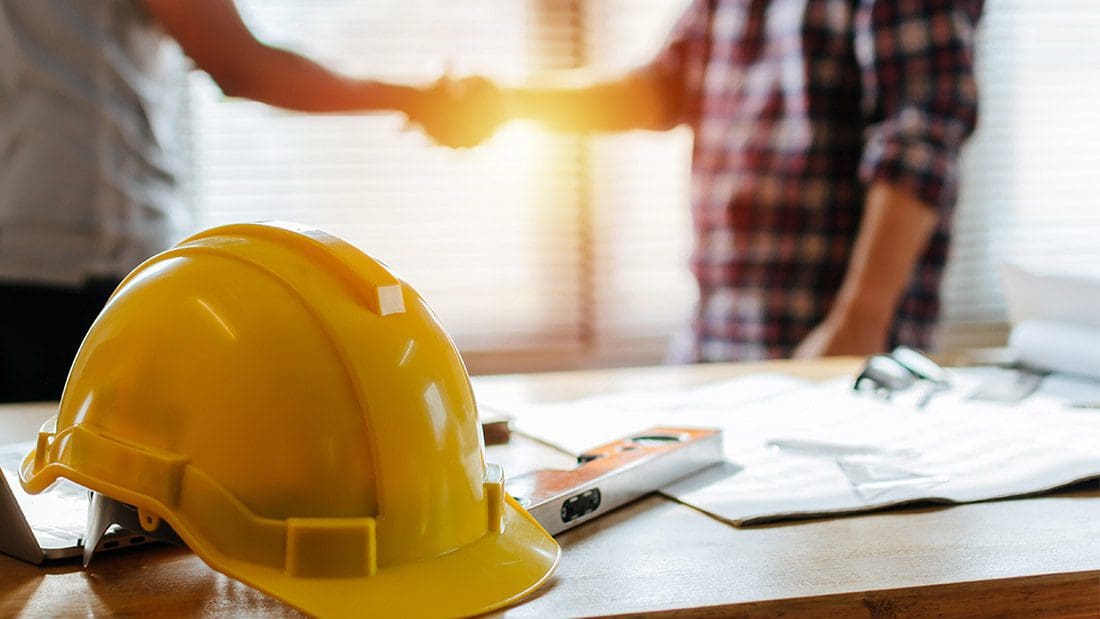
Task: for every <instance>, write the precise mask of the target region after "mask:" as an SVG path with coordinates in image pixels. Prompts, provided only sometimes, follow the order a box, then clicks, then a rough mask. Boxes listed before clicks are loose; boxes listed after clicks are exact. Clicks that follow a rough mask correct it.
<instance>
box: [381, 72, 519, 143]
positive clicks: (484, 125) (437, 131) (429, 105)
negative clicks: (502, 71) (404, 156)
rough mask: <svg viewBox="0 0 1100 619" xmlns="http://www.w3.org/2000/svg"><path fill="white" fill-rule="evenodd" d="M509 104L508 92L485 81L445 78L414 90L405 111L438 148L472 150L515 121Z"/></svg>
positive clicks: (473, 78)
mask: <svg viewBox="0 0 1100 619" xmlns="http://www.w3.org/2000/svg"><path fill="white" fill-rule="evenodd" d="M506 100H507V97H506V93H505V91H504V90H502V89H501V88H500V87H498V86H497V85H496V84H495V83H493V82H492V81H491V80H489V79H486V78H484V77H479V76H475V77H465V78H452V77H450V76H444V77H441V78H439V79H438V80H436V81H435V82H434V83H432V84H431V85H430V86H427V87H423V88H417V89H413V90H412V91H411V92H410V95H409V98H408V100H407V101H406V102H405V104H404V105H403V106H402V109H401V111H403V112H404V113H405V114H406V115H407V116H408V119H409V123H410V124H411V125H414V126H416V127H418V128H419V129H420V130H421V131H423V132H424V134H425V135H427V136H428V137H429V138H431V139H432V140H433V141H434V142H435V143H436V144H439V145H441V146H448V147H451V148H471V147H474V146H477V145H478V144H481V143H482V142H484V141H486V140H488V139H489V138H490V137H492V135H493V134H494V133H495V132H496V130H497V128H499V127H500V125H502V124H504V123H506V122H507V121H508V120H510V119H511V116H510V114H509V111H508V105H507V101H506Z"/></svg>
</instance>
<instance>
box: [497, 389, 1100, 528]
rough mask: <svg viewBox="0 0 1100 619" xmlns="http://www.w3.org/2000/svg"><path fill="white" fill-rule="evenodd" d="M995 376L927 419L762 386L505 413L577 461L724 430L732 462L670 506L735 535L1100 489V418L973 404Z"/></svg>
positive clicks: (912, 406) (904, 400) (1050, 408)
mask: <svg viewBox="0 0 1100 619" xmlns="http://www.w3.org/2000/svg"><path fill="white" fill-rule="evenodd" d="M995 372H996V370H990V371H989V372H980V371H979V372H973V373H967V372H962V373H957V374H956V375H955V378H954V380H953V383H954V384H955V387H954V389H953V390H952V391H951V392H948V393H946V394H942V395H937V396H936V397H934V398H932V400H931V402H930V403H929V404H928V406H926V407H925V408H923V409H920V408H917V406H916V403H917V402H918V401H919V400H920V395H921V393H920V388H916V389H914V390H911V391H910V392H908V393H903V394H900V395H899V396H897V397H895V398H894V399H893V400H892V401H884V400H881V399H879V398H877V397H875V396H873V395H871V394H868V393H857V392H854V391H852V390H851V388H850V385H849V381H848V380H847V379H844V380H837V381H830V382H827V383H823V384H811V383H806V382H802V381H798V380H795V379H789V378H786V377H777V376H774V375H764V376H759V377H756V376H750V377H746V378H741V379H737V380H734V381H729V382H727V383H722V384H719V385H712V386H709V387H707V388H705V389H694V390H683V391H677V392H667V393H662V394H640V393H637V392H635V393H626V394H621V395H611V396H603V397H599V398H591V399H588V400H582V401H577V402H572V403H564V404H562V403H559V404H553V405H540V406H526V407H522V408H517V409H513V410H511V411H510V413H511V414H512V415H513V420H514V424H513V425H514V427H515V429H516V430H517V431H520V432H522V433H524V434H528V435H530V436H534V437H536V438H538V439H539V440H542V441H545V442H547V443H549V444H553V445H557V446H560V447H562V448H564V449H565V450H566V451H570V452H573V453H578V454H579V453H582V452H583V451H584V450H585V449H587V448H589V447H593V446H596V445H599V444H601V443H605V442H608V441H611V440H615V439H618V438H622V437H624V436H628V435H630V434H632V433H636V432H638V431H640V430H644V429H645V428H647V427H651V426H654V425H672V426H686V427H717V428H721V429H722V430H723V441H724V451H725V456H726V459H727V462H728V463H727V464H726V465H725V466H721V467H715V468H713V469H710V470H707V471H704V472H702V473H701V474H699V475H697V476H694V477H692V478H688V479H685V480H681V481H680V482H677V483H675V484H673V485H672V486H670V487H668V488H665V489H664V493H665V494H667V495H669V496H671V497H674V498H676V499H678V500H680V501H682V502H684V503H687V504H689V505H692V506H694V507H696V508H698V509H700V510H703V511H706V512H708V513H710V514H712V515H713V516H715V517H718V518H720V519H723V520H726V521H728V522H730V523H733V524H736V525H744V524H750V523H755V522H764V521H770V520H777V519H784V518H796V517H808V516H816V515H825V514H836V513H846V512H858V511H866V510H870V509H875V508H879V507H884V506H888V505H894V504H898V503H905V502H910V501H916V500H935V501H945V502H970V501H980V500H985V499H992V498H999V497H1006V496H1014V495H1021V494H1030V493H1035V492H1041V491H1044V490H1049V489H1052V488H1055V487H1058V486H1061V485H1065V484H1068V483H1072V482H1075V481H1080V480H1083V479H1089V478H1092V477H1097V476H1100V412H1098V411H1096V410H1085V409H1073V408H1070V407H1069V406H1067V402H1066V401H1065V400H1064V399H1063V398H1060V397H1058V396H1056V395H1051V394H1049V393H1044V392H1043V391H1042V390H1040V392H1039V393H1036V394H1034V395H1032V396H1031V397H1029V398H1028V399H1027V400H1025V401H1024V402H1023V403H1021V404H1017V405H1015V406H1006V405H1001V404H993V403H986V402H976V401H972V400H968V399H967V398H966V396H967V394H968V393H970V392H972V391H974V390H975V389H976V388H977V387H978V386H979V385H980V383H981V382H982V381H983V380H987V379H988V378H989V376H990V374H991V373H995ZM1079 389H1080V387H1079ZM1095 391H1096V392H1097V393H1100V389H1096V390H1095ZM737 394H745V395H742V397H740V398H738V397H737ZM647 403H649V404H648V405H646V404H647ZM777 444H780V445H782V444H794V445H798V444H813V445H820V446H823V447H824V449H818V450H816V451H813V452H805V451H797V450H794V451H792V450H788V449H784V448H776V447H775V445H777ZM831 447H834V448H836V453H832V452H830V448H831ZM853 448H858V449H855V451H856V452H857V453H852V451H853ZM860 450H863V451H865V452H866V453H859V452H860ZM1098 516H1100V514H1098Z"/></svg>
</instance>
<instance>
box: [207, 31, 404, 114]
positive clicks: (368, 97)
mask: <svg viewBox="0 0 1100 619" xmlns="http://www.w3.org/2000/svg"><path fill="white" fill-rule="evenodd" d="M213 77H214V79H215V81H216V82H217V83H218V85H219V86H220V87H221V88H222V90H223V92H225V94H227V95H229V96H232V97H243V98H247V99H252V100H254V101H259V102H261V103H267V104H268V105H273V106H276V107H280V108H284V109H288V110H294V111H299V112H369V111H377V110H401V111H408V109H409V108H410V106H412V105H413V103H414V102H415V101H416V93H417V89H416V88H414V87H411V86H404V85H397V84H388V83H385V82H379V81H375V80H359V79H354V78H350V77H347V76H344V75H341V74H339V73H336V72H334V71H331V70H329V69H327V68H325V67H324V66H322V65H320V64H318V63H316V62H313V61H312V60H310V59H308V58H305V57H303V56H300V55H298V54H295V53H294V52H290V51H287V50H283V49H279V48H275V47H267V46H258V47H257V48H256V50H255V51H254V52H252V57H251V58H250V59H249V60H248V61H246V62H244V63H242V70H240V72H239V73H237V74H234V73H228V74H221V75H218V74H213Z"/></svg>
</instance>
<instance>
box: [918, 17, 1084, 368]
mask: <svg viewBox="0 0 1100 619" xmlns="http://www.w3.org/2000/svg"><path fill="white" fill-rule="evenodd" d="M1098 32H1100V4H1098V3H1097V2H1095V0H1052V1H1050V2H1028V1H1027V0H986V3H985V12H984V15H983V17H982V21H981V24H980V30H979V39H978V44H977V70H978V80H979V82H978V85H979V89H980V91H979V93H980V99H979V100H980V108H979V121H978V128H977V130H976V131H975V134H974V136H973V137H972V139H971V141H970V142H969V144H968V145H967V147H966V148H965V150H964V156H963V161H962V169H961V175H962V177H961V180H962V187H961V191H960V196H959V203H958V207H957V212H956V218H955V231H956V234H955V240H954V244H953V246H952V250H951V257H950V261H949V265H948V270H947V273H946V277H945V281H944V288H943V300H944V313H943V323H942V329H941V333H940V338H939V342H938V344H939V346H940V348H943V349H961V348H966V347H973V346H990V345H1003V344H1004V343H1005V338H1006V336H1007V328H1008V325H1007V318H1006V309H1005V299H1004V292H1003V289H1002V280H1001V266H1002V265H1003V264H1004V263H1006V262H1014V263H1019V264H1023V265H1025V266H1030V267H1032V268H1039V269H1051V270H1069V271H1081V270H1093V271H1095V270H1096V269H1097V268H1098V267H1100V243H1098V242H1097V239H1100V208H1098V200H1097V197H1096V196H1097V193H1096V190H1095V181H1094V178H1095V175H1096V170H1097V169H1100V118H1098V117H1097V113H1096V111H1097V110H1100V37H1098V36H1097V33H1098Z"/></svg>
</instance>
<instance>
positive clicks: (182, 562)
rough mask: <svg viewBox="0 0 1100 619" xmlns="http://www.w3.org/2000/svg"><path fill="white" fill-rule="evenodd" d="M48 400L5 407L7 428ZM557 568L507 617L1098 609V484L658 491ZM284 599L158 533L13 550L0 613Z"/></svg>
mask: <svg viewBox="0 0 1100 619" xmlns="http://www.w3.org/2000/svg"><path fill="white" fill-rule="evenodd" d="M856 366H857V362H856V361H854V360H850V359H848V360H829V361H821V362H812V363H796V362H778V363H768V364H741V365H708V366H696V367H684V368H641V369H624V370H601V371H590V372H574V373H558V374H542V375H528V376H493V377H482V378H477V379H475V389H476V391H477V393H479V394H482V396H483V397H487V396H490V395H492V396H494V397H496V396H507V397H509V398H513V399H514V398H520V399H524V400H526V401H532V402H535V401H538V402H544V401H552V400H567V399H571V398H576V397H582V396H584V395H589V394H595V393H609V392H614V391H618V390H625V389H637V388H662V387H676V386H689V385H694V384H699V383H702V382H707V381H712V380H720V379H723V378H730V377H734V376H737V375H741V374H745V373H747V372H754V371H761V370H769V371H776V370H778V371H784V372H790V373H792V374H796V375H800V376H805V377H810V378H825V377H830V376H837V375H841V374H847V373H850V372H852V371H853V370H854V369H855V367H856ZM50 409H51V407H49V406H46V405H34V406H15V405H13V406H4V407H0V441H3V442H9V441H15V440H23V439H29V438H31V437H32V436H33V434H34V432H35V430H36V428H37V426H38V424H39V423H40V421H41V420H42V419H43V418H44V417H46V416H47V415H49V414H50V413H51V410H50ZM488 459H489V460H490V461H494V462H499V463H502V464H504V466H505V470H506V471H508V472H509V473H511V474H519V473H522V472H525V471H527V470H531V469H533V468H543V467H552V466H560V467H569V466H571V464H572V461H571V459H570V458H569V457H567V456H565V455H564V454H561V453H558V452H556V451H554V450H551V449H549V448H547V447H544V446H542V445H541V444H538V443H535V442H533V441H529V440H525V439H523V438H521V437H513V440H512V442H511V443H510V444H509V445H505V446H499V447H490V448H489V449H488ZM559 539H560V541H561V543H562V547H563V548H564V556H563V559H562V563H561V566H560V567H559V569H558V571H557V573H556V575H555V576H554V577H553V579H552V580H551V581H550V582H549V584H548V585H546V586H545V587H543V588H542V589H541V590H540V591H539V592H537V593H536V594H535V595H534V596H532V597H530V598H528V599H527V600H526V601H524V602H522V603H520V604H519V605H516V606H514V607H512V608H509V609H507V610H505V611H503V612H502V613H500V614H501V615H504V616H508V617H550V616H553V617H561V616H580V615H597V616H598V615H611V614H656V615H676V616H689V615H690V616H706V617H719V616H721V617H727V616H746V617H747V616H774V615H787V616H799V617H802V616H819V617H826V616H828V617H835V616H857V617H859V616H864V617H867V616H870V617H894V616H914V615H920V616H927V615H933V616H936V615H939V616H942V615H948V616H1021V617H1034V616H1043V615H1045V616H1067V615H1070V616H1100V484H1097V483H1090V484H1085V485H1079V486H1078V487H1076V488H1074V489H1071V490H1069V491H1062V492H1059V493H1055V494H1049V495H1046V496H1043V497H1039V498H1031V499H1026V500H1011V501H996V502H990V503H980V504H972V505H963V506H954V507H919V508H909V509H893V510H889V511H885V512H878V513H874V514H869V515H862V516H850V517H842V518H829V519H820V520H813V521H807V522H799V523H793V524H779V525H770V526H760V527H751V528H744V529H737V528H734V527H730V526H728V525H725V524H722V523H720V522H718V521H716V520H714V519H712V518H710V517H708V516H706V515H704V514H702V513H700V512H698V511H696V510H694V509H692V508H689V507H686V506H684V505H681V504H679V503H676V502H675V501H671V500H668V499H665V498H662V497H658V496H653V497H650V498H647V499H643V500H642V501H639V502H637V503H634V504H633V505H630V506H627V507H625V508H623V509H621V510H619V511H617V512H613V513H611V514H609V515H607V516H605V517H604V518H602V519H600V520H597V521H594V522H592V523H590V524H587V525H585V526H582V527H579V528H577V529H574V530H572V531H569V532H566V533H565V534H563V535H561V536H560V538H559ZM19 614H22V615H27V616H62V615H66V616H72V615H88V614H96V615H120V614H148V615H157V616H165V615H178V616H194V615H208V616H252V617H255V616H287V615H296V613H295V611H293V610H292V609H290V608H288V607H286V606H285V605H283V604H281V603H280V602H278V601H276V600H274V599H272V598H269V597H267V596H265V595H264V594H261V593H259V592H257V591H255V590H253V589H251V588H249V587H247V586H245V585H242V584H240V583H238V582H236V581H234V580H232V579H230V578H228V577H225V576H223V575H221V574H219V573H217V572H215V571H213V570H211V569H209V568H208V567H206V565H205V564H204V563H202V561H200V560H199V559H198V558H197V557H195V556H194V555H191V554H190V553H188V552H187V551H186V550H183V549H177V548H145V549H135V550H133V551H128V552H121V553H117V554H115V555H104V556H101V557H97V559H96V561H95V562H94V563H93V564H92V565H91V567H90V568H89V569H87V570H82V569H81V568H80V566H79V564H63V565H54V566H51V567H48V568H46V569H39V568H37V567H34V566H30V565H26V564H23V563H21V562H19V561H16V560H14V559H10V558H7V557H4V556H0V616H4V617H6V616H12V615H19Z"/></svg>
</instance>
